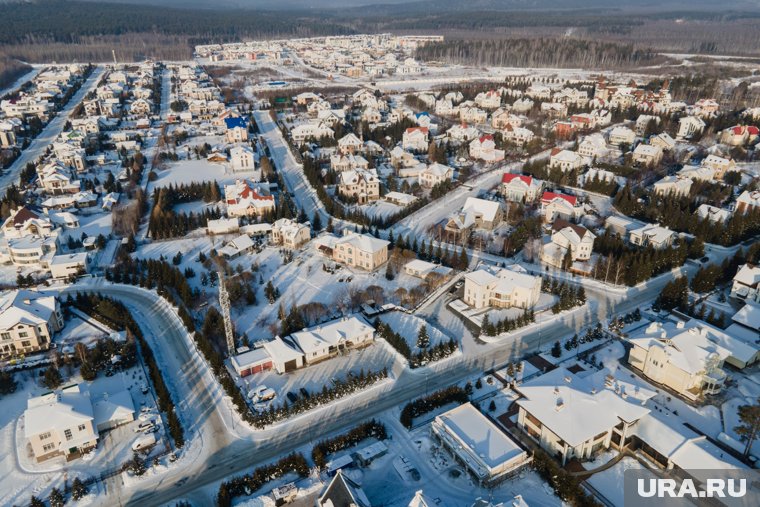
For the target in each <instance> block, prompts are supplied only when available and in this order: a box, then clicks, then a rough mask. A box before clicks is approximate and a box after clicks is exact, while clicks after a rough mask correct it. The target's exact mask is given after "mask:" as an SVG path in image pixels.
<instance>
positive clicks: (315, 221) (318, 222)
mask: <svg viewBox="0 0 760 507" xmlns="http://www.w3.org/2000/svg"><path fill="white" fill-rule="evenodd" d="M311 230H312V231H314V232H319V231H321V230H322V219H321V218H320V216H319V212H318V211H315V212H314V217H313V218H312V219H311Z"/></svg>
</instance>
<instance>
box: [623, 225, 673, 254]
mask: <svg viewBox="0 0 760 507" xmlns="http://www.w3.org/2000/svg"><path fill="white" fill-rule="evenodd" d="M675 238H676V233H675V232H673V231H671V230H670V229H668V228H667V227H661V226H660V225H659V224H647V225H645V226H643V227H639V228H637V229H633V230H632V231H630V232H629V235H628V240H629V241H630V242H631V243H632V244H634V245H638V246H644V247H646V246H651V247H652V248H654V249H655V250H661V249H663V248H668V247H670V246H671V245H672V244H673V241H674V240H675Z"/></svg>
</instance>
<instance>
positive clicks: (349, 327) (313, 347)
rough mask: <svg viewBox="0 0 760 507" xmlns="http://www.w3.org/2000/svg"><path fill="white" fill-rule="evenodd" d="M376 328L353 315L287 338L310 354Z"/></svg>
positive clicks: (351, 339)
mask: <svg viewBox="0 0 760 507" xmlns="http://www.w3.org/2000/svg"><path fill="white" fill-rule="evenodd" d="M374 330H375V328H373V327H372V326H370V325H369V324H367V323H366V322H365V321H364V319H361V318H359V317H357V316H356V315H352V316H351V317H344V318H341V319H336V320H333V321H331V322H328V323H326V324H321V325H319V326H314V327H311V328H306V329H304V330H303V331H298V332H295V333H293V334H291V335H290V336H289V337H288V338H287V339H288V340H289V341H291V342H292V343H293V344H295V345H296V346H297V347H298V348H299V349H301V351H303V353H304V354H309V353H311V352H316V351H321V350H323V349H325V348H327V347H332V346H337V345H338V344H340V343H345V342H350V341H354V340H355V339H356V338H357V337H359V336H362V335H364V334H366V333H368V332H374Z"/></svg>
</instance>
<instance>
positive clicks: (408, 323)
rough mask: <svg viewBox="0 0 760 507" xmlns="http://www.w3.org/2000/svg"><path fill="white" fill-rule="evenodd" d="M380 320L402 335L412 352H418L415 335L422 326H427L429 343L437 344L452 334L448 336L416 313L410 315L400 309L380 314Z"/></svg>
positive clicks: (446, 339)
mask: <svg viewBox="0 0 760 507" xmlns="http://www.w3.org/2000/svg"><path fill="white" fill-rule="evenodd" d="M380 320H381V321H382V322H384V323H385V324H388V325H390V326H391V328H392V329H393V330H394V331H395V332H397V333H398V334H400V335H401V336H403V337H404V338H405V339H406V342H407V343H408V344H409V347H410V348H411V349H412V353H416V352H419V351H420V349H419V348H417V336H418V334H419V331H420V329H421V328H422V326H425V327H426V328H427V334H428V337H430V345H431V346H432V345H437V344H438V343H441V342H445V341H448V340H449V339H450V338H452V336H448V335H447V334H446V333H444V332H443V331H441V330H440V329H438V328H437V327H434V326H432V325H431V324H430V323H428V322H426V321H425V320H424V319H421V318H420V317H417V316H416V315H410V314H408V313H404V312H401V311H393V312H388V313H384V314H382V315H381V316H380Z"/></svg>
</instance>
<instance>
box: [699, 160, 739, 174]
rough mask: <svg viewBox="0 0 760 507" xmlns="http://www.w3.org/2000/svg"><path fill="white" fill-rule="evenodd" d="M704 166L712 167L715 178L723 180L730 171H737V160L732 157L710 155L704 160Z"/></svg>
mask: <svg viewBox="0 0 760 507" xmlns="http://www.w3.org/2000/svg"><path fill="white" fill-rule="evenodd" d="M702 167H706V168H708V169H712V170H713V171H714V172H715V176H714V177H715V179H718V180H722V179H723V177H724V176H725V175H726V173H727V172H728V171H736V162H734V160H733V159H730V158H723V157H719V156H717V155H708V156H707V157H705V159H704V160H702Z"/></svg>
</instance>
